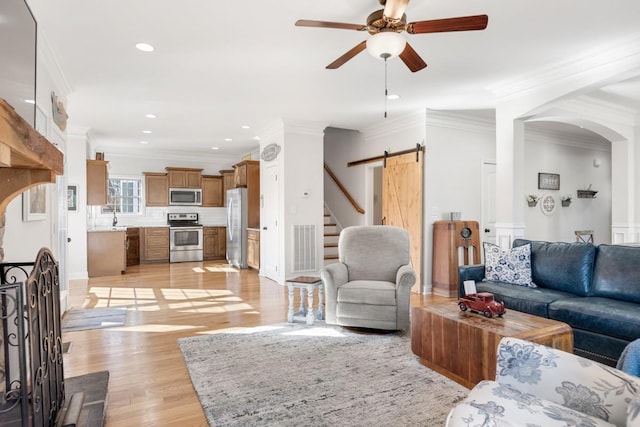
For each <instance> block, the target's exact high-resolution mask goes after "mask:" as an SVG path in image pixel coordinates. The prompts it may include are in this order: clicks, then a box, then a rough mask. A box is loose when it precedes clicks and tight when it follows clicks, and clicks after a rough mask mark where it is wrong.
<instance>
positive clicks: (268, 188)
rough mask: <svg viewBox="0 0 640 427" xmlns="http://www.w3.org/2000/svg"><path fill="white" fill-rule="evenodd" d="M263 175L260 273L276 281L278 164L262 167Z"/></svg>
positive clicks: (278, 244) (277, 279)
mask: <svg viewBox="0 0 640 427" xmlns="http://www.w3.org/2000/svg"><path fill="white" fill-rule="evenodd" d="M264 175H265V176H264V177H263V178H262V179H261V182H260V185H261V189H262V195H261V198H262V200H261V213H260V223H261V226H262V230H261V232H260V274H262V275H264V276H266V277H268V278H269V279H271V280H274V281H276V282H278V281H279V280H280V279H279V277H278V274H279V272H278V260H279V257H280V240H279V233H278V206H279V204H280V190H279V187H278V165H277V164H273V165H270V166H268V167H266V168H265V169H264Z"/></svg>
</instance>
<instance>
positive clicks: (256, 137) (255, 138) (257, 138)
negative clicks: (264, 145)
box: [251, 136, 260, 141]
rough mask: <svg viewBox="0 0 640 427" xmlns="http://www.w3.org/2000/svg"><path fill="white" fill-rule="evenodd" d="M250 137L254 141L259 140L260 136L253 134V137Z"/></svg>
mask: <svg viewBox="0 0 640 427" xmlns="http://www.w3.org/2000/svg"><path fill="white" fill-rule="evenodd" d="M251 139H253V140H255V141H260V137H259V136H254V137H253V138H251Z"/></svg>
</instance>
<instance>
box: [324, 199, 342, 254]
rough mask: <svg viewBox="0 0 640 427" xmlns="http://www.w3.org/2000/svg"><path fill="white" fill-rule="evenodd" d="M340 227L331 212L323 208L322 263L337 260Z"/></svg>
mask: <svg viewBox="0 0 640 427" xmlns="http://www.w3.org/2000/svg"><path fill="white" fill-rule="evenodd" d="M339 236H340V228H339V227H338V224H337V222H336V219H335V218H334V217H333V215H332V214H331V212H329V210H328V209H327V208H326V207H325V209H324V265H329V264H332V263H334V262H338V237H339Z"/></svg>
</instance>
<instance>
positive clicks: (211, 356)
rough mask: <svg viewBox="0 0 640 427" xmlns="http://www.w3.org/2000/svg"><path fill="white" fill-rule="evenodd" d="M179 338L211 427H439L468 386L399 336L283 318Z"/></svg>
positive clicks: (403, 337) (462, 396) (463, 395)
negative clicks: (424, 361) (428, 363)
mask: <svg viewBox="0 0 640 427" xmlns="http://www.w3.org/2000/svg"><path fill="white" fill-rule="evenodd" d="M178 344H179V346H180V350H181V351H182V355H183V357H184V359H185V362H186V365H187V368H188V370H189V374H190V376H191V382H192V383H193V385H194V387H195V390H196V392H197V394H198V397H199V399H200V402H201V404H202V408H203V409H204V412H205V414H206V417H207V420H208V422H209V424H210V425H212V426H391V425H393V426H442V425H444V422H445V419H446V416H447V414H448V412H449V410H450V408H451V407H452V406H453V405H454V404H455V403H456V402H458V401H459V400H461V399H462V398H464V397H465V396H466V395H467V393H468V392H469V390H467V389H466V388H464V387H462V386H460V385H458V384H457V383H455V382H453V381H451V380H449V379H448V378H445V377H444V376H442V375H440V374H438V373H436V372H434V371H432V370H430V369H428V368H426V367H425V366H423V365H421V364H420V362H419V360H418V358H417V357H416V356H415V355H414V354H413V353H412V352H411V343H410V338H409V336H408V335H404V336H400V335H398V334H396V333H382V334H376V333H364V332H363V331H355V330H350V329H346V328H340V327H333V326H327V325H325V324H324V322H320V323H316V324H315V325H314V326H310V327H309V326H306V325H304V324H303V323H293V324H291V323H284V324H277V325H271V326H262V327H256V328H250V329H238V330H230V331H220V332H218V333H215V334H211V335H205V336H198V337H190V338H181V339H179V340H178Z"/></svg>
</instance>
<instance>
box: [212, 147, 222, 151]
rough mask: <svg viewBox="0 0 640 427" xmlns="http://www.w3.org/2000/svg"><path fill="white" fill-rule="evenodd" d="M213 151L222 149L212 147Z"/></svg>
mask: <svg viewBox="0 0 640 427" xmlns="http://www.w3.org/2000/svg"><path fill="white" fill-rule="evenodd" d="M211 149H212V150H219V149H220V148H218V147H211Z"/></svg>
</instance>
